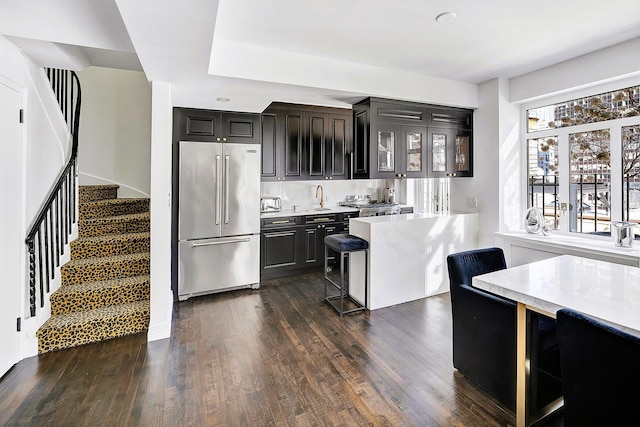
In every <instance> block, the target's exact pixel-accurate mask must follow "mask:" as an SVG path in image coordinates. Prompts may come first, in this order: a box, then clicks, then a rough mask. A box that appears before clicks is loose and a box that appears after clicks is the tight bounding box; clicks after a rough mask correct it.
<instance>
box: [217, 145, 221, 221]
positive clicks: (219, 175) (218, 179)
mask: <svg viewBox="0 0 640 427" xmlns="http://www.w3.org/2000/svg"><path fill="white" fill-rule="evenodd" d="M220 166H221V165H220V155H219V154H218V155H216V181H217V185H216V225H219V224H220V209H221V206H220V202H221V201H222V200H221V197H220V178H222V174H221V172H222V171H221V170H220Z"/></svg>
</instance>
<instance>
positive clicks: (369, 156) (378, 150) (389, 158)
mask: <svg viewBox="0 0 640 427" xmlns="http://www.w3.org/2000/svg"><path fill="white" fill-rule="evenodd" d="M353 117H354V119H353V120H354V143H353V145H354V148H353V154H354V173H353V175H354V177H355V178H387V179H388V178H426V177H427V168H426V154H427V148H426V136H427V108H426V105H422V104H415V103H409V102H400V101H389V100H380V99H377V98H368V99H365V100H364V101H362V102H360V103H358V104H356V105H354V106H353Z"/></svg>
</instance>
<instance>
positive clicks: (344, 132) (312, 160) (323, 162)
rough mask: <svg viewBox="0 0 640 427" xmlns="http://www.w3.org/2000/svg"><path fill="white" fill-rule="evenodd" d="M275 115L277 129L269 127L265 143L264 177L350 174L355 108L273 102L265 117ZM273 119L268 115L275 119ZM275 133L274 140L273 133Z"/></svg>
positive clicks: (341, 176)
mask: <svg viewBox="0 0 640 427" xmlns="http://www.w3.org/2000/svg"><path fill="white" fill-rule="evenodd" d="M265 116H268V117H272V116H273V117H274V118H275V119H273V120H275V123H276V127H277V129H276V130H275V133H271V132H270V129H267V131H268V135H269V137H267V138H265V134H264V133H265V129H264V123H265V122H264V119H263V144H267V145H269V148H268V150H271V148H270V147H271V146H273V147H274V151H273V155H271V151H269V154H268V155H267V156H265V155H264V151H265V149H266V148H267V147H263V164H262V180H263V181H287V180H289V181H290V180H333V179H346V178H348V153H349V151H350V149H351V140H352V130H353V125H352V117H351V110H341V109H335V108H323V107H310V106H302V105H295V104H282V103H274V104H272V105H271V106H270V107H269V108H268V109H267V110H265V113H263V117H265ZM271 120H272V119H270V118H269V119H268V123H271ZM272 134H273V135H275V142H272V140H271V139H269V138H270V136H271V135H272Z"/></svg>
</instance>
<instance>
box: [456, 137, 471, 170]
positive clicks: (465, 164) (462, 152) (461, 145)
mask: <svg viewBox="0 0 640 427" xmlns="http://www.w3.org/2000/svg"><path fill="white" fill-rule="evenodd" d="M468 170H469V137H468V136H461V135H457V136H456V171H458V172H466V171H468Z"/></svg>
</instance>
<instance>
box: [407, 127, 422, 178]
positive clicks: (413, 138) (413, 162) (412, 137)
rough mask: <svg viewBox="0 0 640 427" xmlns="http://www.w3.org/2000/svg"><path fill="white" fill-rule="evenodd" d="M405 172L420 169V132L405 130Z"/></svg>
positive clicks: (418, 170)
mask: <svg viewBox="0 0 640 427" xmlns="http://www.w3.org/2000/svg"><path fill="white" fill-rule="evenodd" d="M406 135H407V141H406V144H407V172H420V171H421V170H422V132H407V133H406Z"/></svg>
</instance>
